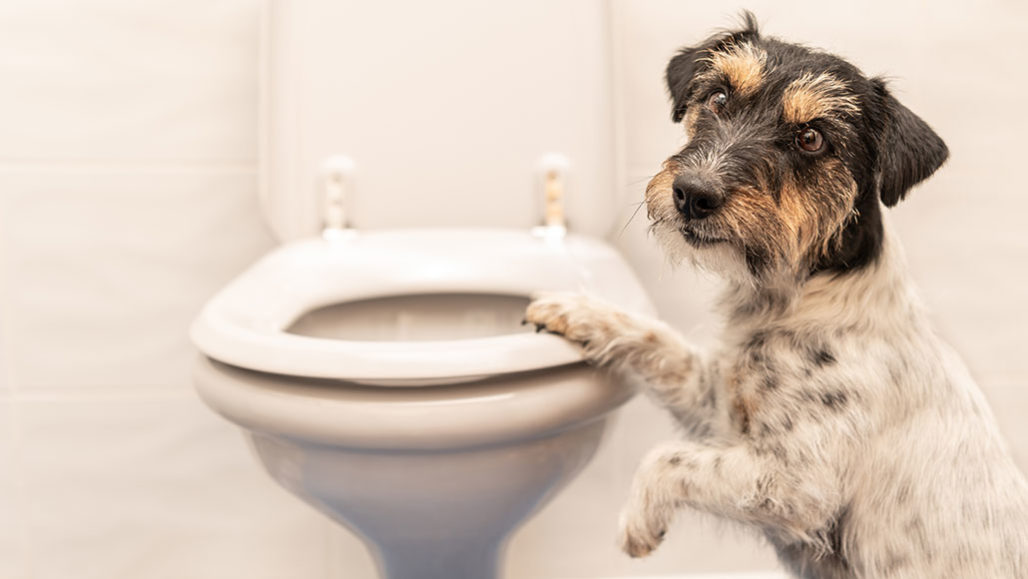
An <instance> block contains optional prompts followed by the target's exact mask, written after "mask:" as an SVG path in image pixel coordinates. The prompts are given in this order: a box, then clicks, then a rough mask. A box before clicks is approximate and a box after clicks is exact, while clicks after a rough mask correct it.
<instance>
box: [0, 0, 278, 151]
mask: <svg viewBox="0 0 1028 579" xmlns="http://www.w3.org/2000/svg"><path fill="white" fill-rule="evenodd" d="M258 7H259V2H257V1H256V0H222V1H220V2H204V1H201V0H190V1H186V2H180V1H175V0H160V1H157V2H153V1H150V2H134V1H132V0H102V1H93V2H76V1H75V0H41V1H38V2H37V1H33V2H4V3H0V77H2V78H3V79H4V90H3V91H0V126H3V127H4V138H3V139H0V162H3V163H10V162H12V161H18V160H28V161H40V160H42V161H53V160H70V161H93V160H97V159H118V160H119V161H136V162H138V161H190V162H199V161H202V162H210V161H212V160H213V161H221V162H225V161H232V162H239V161H245V162H252V161H253V160H254V159H255V157H256V125H257V50H256V47H257V35H258Z"/></svg>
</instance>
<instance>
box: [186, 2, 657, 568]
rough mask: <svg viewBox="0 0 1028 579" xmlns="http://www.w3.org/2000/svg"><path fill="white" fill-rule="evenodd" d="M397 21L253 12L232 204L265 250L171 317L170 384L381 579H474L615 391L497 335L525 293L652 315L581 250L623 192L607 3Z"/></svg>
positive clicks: (585, 449)
mask: <svg viewBox="0 0 1028 579" xmlns="http://www.w3.org/2000/svg"><path fill="white" fill-rule="evenodd" d="M401 12H402V14H398V13H397V7H396V5H395V4H394V3H388V2H384V3H383V2H337V1H335V0H280V1H276V2H274V3H268V4H267V6H266V9H265V12H264V14H262V25H261V26H262V31H263V32H262V48H261V54H260V59H259V67H260V73H259V74H258V80H259V83H260V90H259V93H260V98H259V104H260V114H259V115H258V118H259V127H258V130H259V139H258V141H259V143H260V146H259V150H258V157H259V163H258V168H259V171H258V173H259V178H258V183H257V185H258V187H257V189H258V191H257V196H258V198H259V202H260V207H261V209H262V212H263V217H264V219H265V220H266V222H267V225H268V226H269V228H270V230H271V232H272V233H273V234H274V236H275V237H276V238H277V239H278V241H279V242H280V243H281V245H279V246H278V247H277V248H275V249H273V250H272V251H271V252H270V253H268V254H267V255H265V256H263V257H262V258H261V259H259V260H258V261H257V262H256V263H254V264H253V265H252V266H251V267H250V268H249V269H247V270H246V271H244V272H243V273H241V274H240V275H238V276H237V277H236V278H235V279H234V280H233V281H232V282H231V283H229V284H228V285H227V286H226V287H225V288H223V289H222V290H221V291H220V292H218V293H217V294H216V295H215V296H214V297H213V298H211V300H210V301H209V302H208V303H207V304H206V306H205V307H204V308H203V310H202V312H200V314H199V316H198V317H197V319H196V320H195V323H194V324H193V326H192V329H191V334H192V339H193V342H194V343H195V345H196V347H197V349H198V350H199V351H200V356H199V357H198V360H197V363H196V365H195V383H196V388H197V391H198V392H199V394H200V396H201V397H202V399H203V400H204V401H205V402H206V403H207V405H209V406H210V407H211V408H212V409H213V410H214V411H216V412H217V413H219V414H220V415H221V416H223V417H224V418H226V419H227V420H229V421H231V422H232V423H234V424H236V425H238V426H239V428H240V429H241V430H242V432H243V434H244V435H245V437H246V439H247V440H248V441H249V444H250V446H251V447H252V449H253V451H255V453H256V455H257V457H258V458H259V460H260V461H261V463H262V464H263V465H264V467H265V469H266V470H267V472H268V474H269V475H271V477H272V478H273V479H274V480H275V481H277V482H278V483H279V484H280V485H281V486H282V487H284V488H285V489H287V490H288V491H290V492H291V493H293V494H294V495H296V496H297V497H299V498H300V499H302V500H303V501H305V502H306V503H308V504H309V505H311V506H312V507H314V508H315V509H317V510H319V511H321V512H322V513H324V514H325V515H327V516H329V517H330V518H332V519H333V520H335V521H337V522H338V523H339V524H340V525H343V526H345V527H346V528H348V529H349V530H350V531H352V532H353V533H355V534H356V535H357V536H359V537H360V538H361V539H362V540H363V541H364V543H365V544H366V545H367V547H368V549H369V550H370V552H371V554H372V556H373V558H374V559H375V561H376V562H377V564H378V567H379V569H380V573H381V575H382V576H383V577H387V578H389V579H490V578H494V577H497V574H498V569H500V568H501V567H502V557H503V551H504V546H505V545H506V544H507V542H508V539H509V538H510V536H511V535H512V533H514V532H515V531H516V530H517V528H518V527H519V526H520V525H521V524H522V523H523V522H525V521H526V520H527V519H528V518H529V517H531V516H532V514H533V513H535V512H537V511H538V510H539V509H540V508H541V507H542V506H543V505H545V504H546V503H547V502H548V501H549V500H551V499H552V498H553V497H554V496H555V495H556V494H557V493H559V492H560V491H561V489H562V488H563V487H564V486H565V485H566V484H567V483H568V482H569V481H570V480H572V479H573V478H574V477H575V475H576V474H578V473H579V472H580V471H581V470H582V468H583V467H584V466H585V465H586V464H587V463H588V462H589V460H590V458H591V457H592V455H593V454H594V452H595V451H596V449H597V447H598V445H599V444H600V443H601V441H602V438H603V434H604V432H605V430H607V428H608V426H609V424H610V422H611V421H612V420H613V419H614V417H615V415H616V410H617V409H618V407H620V406H621V405H623V404H624V403H625V402H626V401H628V400H629V399H630V398H631V397H632V396H633V394H634V390H633V387H632V384H630V383H628V382H626V381H625V379H619V378H616V377H614V376H611V375H609V374H607V373H605V372H603V371H600V370H597V369H596V368H594V367H591V366H589V365H587V364H586V363H585V362H584V361H583V360H582V356H581V352H580V350H579V348H578V347H577V346H576V345H574V344H571V343H569V342H567V341H565V340H564V339H562V338H561V337H559V336H555V335H551V334H547V333H536V332H535V331H534V329H535V328H532V327H526V326H523V325H522V324H521V321H522V319H523V318H524V310H525V307H526V306H527V305H528V303H529V299H530V296H532V295H533V294H535V293H536V292H541V291H572V292H585V293H589V294H592V295H594V296H596V297H598V298H601V299H604V300H606V301H608V302H611V303H613V304H615V305H617V306H618V307H620V308H622V309H625V310H627V311H630V312H635V313H639V314H643V315H650V314H652V313H653V311H652V306H651V304H650V301H649V299H648V297H647V296H646V293H645V292H644V291H643V289H642V287H641V286H640V284H639V281H638V280H637V279H636V277H635V275H634V274H633V272H632V270H631V268H630V267H629V266H628V265H627V264H626V262H625V261H624V260H623V259H622V257H621V256H620V255H619V254H618V252H617V251H615V250H614V249H613V248H612V247H611V246H610V245H609V244H607V243H606V242H605V241H602V239H603V238H604V237H606V236H607V235H608V234H609V233H610V232H611V231H616V230H617V228H618V227H620V226H622V225H623V222H621V220H620V219H617V218H616V217H615V215H616V214H617V213H618V212H619V211H623V209H624V207H626V206H628V204H629V201H630V200H628V199H624V198H622V196H621V189H622V187H621V186H620V185H619V183H621V180H620V177H622V175H620V174H619V170H618V169H617V168H618V167H621V166H622V165H623V162H622V161H623V159H620V158H618V156H617V155H618V151H619V150H620V145H619V142H620V141H618V140H616V139H615V132H616V127H617V122H615V116H616V115H615V110H614V109H615V106H614V105H615V103H616V99H615V98H613V97H612V96H611V95H610V87H611V74H612V70H613V62H612V60H611V58H612V57H611V55H612V54H613V46H612V45H611V43H610V35H608V33H607V32H608V29H609V28H610V27H609V26H608V19H609V14H608V7H607V5H606V3H602V2H592V1H591V0H568V1H567V2H561V3H553V2H548V1H546V0H530V1H518V2H504V3H497V4H496V5H493V4H491V3H490V4H489V6H488V8H486V7H485V4H483V3H482V2H479V1H477V0H444V1H442V2H431V3H418V2H409V3H405V4H404V6H403V9H402V11H401ZM401 16H402V17H401ZM631 201H635V200H634V199H632V200H631ZM427 227H431V228H427ZM242 451H243V449H241V450H240V452H242ZM621 498H622V497H612V498H611V500H612V501H620V500H621ZM554 540H559V537H557V538H554ZM611 548H613V547H611Z"/></svg>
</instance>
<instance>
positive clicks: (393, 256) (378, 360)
mask: <svg viewBox="0 0 1028 579" xmlns="http://www.w3.org/2000/svg"><path fill="white" fill-rule="evenodd" d="M537 291H581V292H585V293H589V294H592V295H595V296H597V297H599V298H602V299H605V300H607V301H609V302H611V303H613V304H615V305H618V306H620V307H621V308H623V309H625V310H627V311H632V312H637V313H642V314H650V313H652V307H651V306H650V303H649V301H648V299H647V297H646V294H645V292H644V291H643V289H642V287H641V285H640V284H639V282H638V280H637V279H636V278H635V275H634V274H633V272H632V271H631V269H630V268H629V267H628V265H627V264H626V263H625V262H624V260H623V259H621V257H620V256H619V255H618V254H617V252H616V251H615V250H614V249H613V248H611V247H610V246H609V245H607V244H605V243H603V242H602V241H599V240H596V239H593V238H588V237H581V236H576V235H567V236H566V237H564V238H563V239H559V240H554V239H544V238H540V237H537V236H534V235H532V234H531V233H530V232H527V231H519V230H497V229H439V230H394V231H377V232H376V231H373V232H360V233H353V234H351V235H349V236H347V237H346V238H344V239H335V240H325V239H306V240H301V241H296V242H292V243H288V244H286V245H283V246H281V247H279V248H277V249H275V250H274V251H272V252H271V253H269V254H268V255H267V256H265V257H264V258H263V259H261V260H259V261H258V262H257V263H256V264H254V265H253V266H252V267H251V268H250V269H248V270H247V271H246V272H244V273H243V274H242V275H240V276H239V277H238V278H237V279H236V280H235V281H234V282H233V283H231V284H230V285H229V286H227V287H226V288H225V289H223V290H222V291H221V292H220V293H219V294H217V295H216V296H215V297H214V298H213V299H211V301H210V302H208V304H207V305H206V306H205V307H204V309H203V311H202V313H201V315H200V316H199V318H198V319H197V320H196V321H195V322H194V324H193V327H192V330H191V335H192V339H193V342H194V343H195V344H196V346H197V347H198V348H199V349H200V350H201V351H202V352H203V353H204V354H206V355H207V356H209V357H211V358H213V359H215V360H218V361H220V362H223V363H226V364H230V365H233V366H238V367H241V368H247V369H251V370H258V371H262V372H269V373H275V374H285V375H292V376H302V377H308V378H329V379H341V380H348V381H354V382H360V383H366V384H374V385H379V386H419V385H429V384H438V383H455V382H460V381H468V380H474V379H478V378H482V377H487V376H492V375H497V374H505V373H513V372H524V371H530V370H538V369H541V368H548V367H554V366H561V365H566V364H573V363H576V362H580V361H581V360H582V357H581V353H580V351H579V349H578V348H577V347H576V346H574V345H573V344H570V343H568V342H567V341H565V340H563V339H561V338H560V337H558V336H553V335H549V334H535V333H517V334H509V335H501V336H491V337H484V338H474V339H462V340H441V341H389V342H386V341H353V340H334V339H325V338H313V337H308V336H300V335H295V334H290V333H288V332H286V331H285V330H286V329H287V328H288V327H289V326H290V325H291V324H292V323H293V322H294V321H295V320H296V319H297V318H299V317H300V316H301V315H303V314H304V313H306V312H309V311H311V310H313V309H316V308H318V307H322V306H326V305H332V304H337V303H341V302H349V301H356V300H362V299H369V298H376V297H386V296H397V295H410V294H432V293H475V294H501V295H520V296H529V295H531V294H533V293H535V292H537Z"/></svg>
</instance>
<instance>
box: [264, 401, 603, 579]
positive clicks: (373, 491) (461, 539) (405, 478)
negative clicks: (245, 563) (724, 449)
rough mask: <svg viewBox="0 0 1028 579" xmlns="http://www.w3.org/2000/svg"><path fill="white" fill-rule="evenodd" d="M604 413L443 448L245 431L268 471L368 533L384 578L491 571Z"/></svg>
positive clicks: (577, 458) (573, 471) (592, 439)
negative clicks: (385, 446)
mask: <svg viewBox="0 0 1028 579" xmlns="http://www.w3.org/2000/svg"><path fill="white" fill-rule="evenodd" d="M609 420H610V415H604V416H601V417H599V418H597V419H596V420H593V421H591V422H588V423H585V424H578V425H575V426H573V427H572V428H569V429H566V430H564V431H561V432H558V433H556V434H550V435H548V436H546V437H541V438H535V439H528V440H521V441H514V442H509V443H506V444H503V445H493V446H485V447H477V448H457V449H446V450H382V449H371V450H369V449H360V448H348V447H343V446H337V445H327V444H315V443H308V442H302V441H297V440H295V439H290V438H285V437H281V436H271V435H267V434H262V433H259V432H253V431H247V434H248V437H249V439H250V441H251V443H252V445H253V447H254V449H255V450H256V452H257V455H258V456H259V457H260V459H261V462H262V463H263V464H264V467H265V469H266V470H267V471H268V473H269V474H270V475H271V476H272V477H273V478H274V479H275V480H276V481H278V482H279V483H280V484H281V485H282V486H284V487H285V488H286V489H288V490H289V491H291V492H292V493H294V494H296V495H297V496H298V497H300V498H301V499H303V500H304V501H306V502H307V503H308V504H310V505H312V506H313V507H314V508H316V509H318V510H319V511H321V512H323V513H325V514H326V515H328V516H329V517H331V518H332V519H334V520H336V521H337V522H339V523H341V524H342V525H344V526H345V527H347V528H348V529H350V530H351V531H353V532H354V533H356V534H357V535H358V536H359V537H360V538H361V539H362V540H364V542H365V544H367V545H368V547H369V549H370V551H371V553H372V555H373V557H374V558H375V560H376V562H377V564H378V566H379V569H380V571H381V574H382V576H383V577H385V578H386V579H490V578H495V577H499V576H500V574H501V571H500V569H501V567H502V559H503V557H502V555H503V551H504V548H505V546H506V543H507V540H508V538H509V537H510V535H511V534H512V533H513V531H514V530H516V529H517V528H518V527H519V526H520V525H521V524H522V523H523V522H524V521H525V520H526V519H527V518H528V517H529V516H531V515H532V514H533V513H535V512H536V511H537V510H538V509H539V508H541V507H542V506H543V505H544V504H546V503H547V502H548V501H549V500H550V499H552V498H553V497H554V496H555V495H556V494H557V493H558V492H559V491H560V490H561V489H562V488H563V487H564V486H565V485H566V484H567V483H568V482H570V481H571V480H572V479H573V478H574V477H575V475H577V474H578V473H579V472H580V471H581V470H582V469H583V468H584V467H585V465H586V464H587V463H588V462H589V460H590V459H591V458H592V456H593V454H594V453H595V451H596V448H597V447H598V446H599V443H600V440H601V438H602V435H603V432H604V430H605V428H606V425H607V422H608V421H609Z"/></svg>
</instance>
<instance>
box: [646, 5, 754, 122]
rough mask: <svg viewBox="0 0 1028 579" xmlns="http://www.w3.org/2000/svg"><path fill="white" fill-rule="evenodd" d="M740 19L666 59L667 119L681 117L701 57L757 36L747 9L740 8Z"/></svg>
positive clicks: (677, 119)
mask: <svg viewBox="0 0 1028 579" xmlns="http://www.w3.org/2000/svg"><path fill="white" fill-rule="evenodd" d="M742 21H743V22H742V28H740V29H739V30H735V31H727V32H722V33H720V34H717V35H715V36H712V37H711V38H708V39H707V40H705V41H704V42H702V43H700V44H699V45H697V46H693V47H689V48H683V49H681V50H680V51H678V54H676V55H675V56H674V58H672V59H671V62H669V63H668V65H667V71H666V72H665V73H664V78H665V80H667V88H668V92H670V93H671V120H673V121H674V122H676V123H678V122H681V120H682V119H683V118H684V117H685V109H686V107H687V105H688V103H689V98H690V97H691V96H692V91H691V90H690V87H689V85H690V84H692V79H693V77H694V76H696V73H697V72H698V71H699V70H700V69H702V68H703V67H704V66H705V65H706V63H705V61H704V59H705V58H706V57H707V56H709V55H710V53H711V52H713V51H716V50H720V49H722V48H724V47H726V46H728V45H730V44H735V43H738V42H742V41H744V40H751V39H756V38H757V37H758V36H759V34H760V33H759V31H758V30H757V19H756V17H754V16H753V14H752V13H751V12H748V11H747V12H743V13H742Z"/></svg>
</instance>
